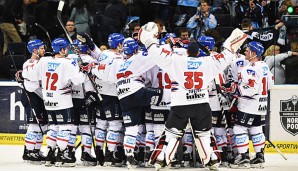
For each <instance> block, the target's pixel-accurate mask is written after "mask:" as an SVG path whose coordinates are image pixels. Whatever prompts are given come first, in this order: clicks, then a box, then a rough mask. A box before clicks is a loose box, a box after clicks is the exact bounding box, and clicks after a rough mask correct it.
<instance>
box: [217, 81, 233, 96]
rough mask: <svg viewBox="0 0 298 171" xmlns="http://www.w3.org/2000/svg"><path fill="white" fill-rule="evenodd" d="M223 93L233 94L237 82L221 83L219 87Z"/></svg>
mask: <svg viewBox="0 0 298 171" xmlns="http://www.w3.org/2000/svg"><path fill="white" fill-rule="evenodd" d="M220 88H221V90H222V92H223V93H232V94H234V93H235V92H236V90H237V83H233V82H232V83H227V84H223V85H222V86H221V87H220Z"/></svg>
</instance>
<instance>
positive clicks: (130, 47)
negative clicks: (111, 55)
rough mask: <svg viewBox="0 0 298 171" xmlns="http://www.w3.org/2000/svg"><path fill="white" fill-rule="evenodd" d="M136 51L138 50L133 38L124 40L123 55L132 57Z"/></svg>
mask: <svg viewBox="0 0 298 171" xmlns="http://www.w3.org/2000/svg"><path fill="white" fill-rule="evenodd" d="M138 49H139V45H138V42H136V41H135V40H134V39H133V38H126V39H124V41H123V48H122V50H123V53H124V54H125V55H132V54H134V53H135V51H136V50H138Z"/></svg>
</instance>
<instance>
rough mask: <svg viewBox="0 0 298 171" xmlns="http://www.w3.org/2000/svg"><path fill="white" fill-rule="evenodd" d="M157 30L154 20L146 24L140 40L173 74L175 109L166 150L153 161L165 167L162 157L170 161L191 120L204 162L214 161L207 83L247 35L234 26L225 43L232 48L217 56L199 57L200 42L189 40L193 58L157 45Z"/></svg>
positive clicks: (167, 131) (160, 147)
mask: <svg viewBox="0 0 298 171" xmlns="http://www.w3.org/2000/svg"><path fill="white" fill-rule="evenodd" d="M157 33H158V30H157V26H156V25H155V24H154V23H152V22H149V23H148V24H146V25H144V26H143V27H142V28H141V29H140V32H139V38H140V41H141V42H142V43H143V44H145V46H146V47H147V49H148V54H149V56H150V57H151V58H152V59H153V60H154V62H155V63H156V64H157V65H158V66H159V67H161V68H162V69H163V70H164V71H166V72H167V73H168V74H169V76H170V78H171V80H172V93H171V111H172V112H170V116H169V117H168V120H167V122H166V129H165V133H164V136H163V138H161V139H160V140H159V143H160V144H158V149H157V150H162V152H160V153H159V155H156V156H155V158H154V156H153V162H154V160H157V163H156V165H155V166H156V169H159V168H160V167H161V165H162V164H161V163H160V162H159V161H162V162H163V160H164V159H166V163H167V164H169V162H170V161H171V160H172V159H173V154H174V153H175V151H176V149H177V144H178V141H179V139H181V136H182V135H183V129H184V128H185V127H186V125H187V123H188V122H189V121H190V123H191V126H192V129H193V133H194V136H195V142H196V146H197V148H198V151H199V155H200V157H201V160H202V163H203V164H208V163H209V162H210V163H211V164H213V161H210V155H211V151H212V150H211V147H210V129H211V123H212V122H211V116H212V113H211V109H210V106H209V103H208V102H209V98H208V92H207V86H208V85H209V84H210V82H211V81H212V80H213V79H214V77H215V76H216V75H217V74H218V73H219V72H220V70H221V68H222V67H224V66H227V65H228V64H229V62H230V61H231V60H232V53H231V52H234V51H235V50H237V49H238V48H239V47H240V45H241V44H242V43H243V41H244V40H245V39H246V37H247V35H245V34H244V33H243V32H241V31H240V30H239V29H238V30H234V31H233V33H232V35H231V36H230V37H229V38H228V39H227V41H226V42H225V43H224V47H226V48H227V49H228V50H225V51H223V52H222V53H220V54H219V55H218V56H216V57H204V58H196V57H197V56H198V50H199V49H198V47H197V44H194V43H192V44H189V45H188V49H190V48H193V53H195V52H196V54H192V55H193V56H195V57H194V58H191V57H187V56H179V55H176V54H173V53H172V52H170V51H167V50H165V49H163V48H159V47H158V46H156V44H157V39H156V36H157ZM230 51H231V52H230ZM151 159H152V158H151ZM211 166H212V165H211ZM211 169H212V168H211Z"/></svg>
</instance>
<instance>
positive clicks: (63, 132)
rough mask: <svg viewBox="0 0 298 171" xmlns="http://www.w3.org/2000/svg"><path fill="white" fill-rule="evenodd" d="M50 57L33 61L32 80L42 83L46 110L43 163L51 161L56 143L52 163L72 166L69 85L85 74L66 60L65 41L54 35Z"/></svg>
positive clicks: (71, 114)
mask: <svg viewBox="0 0 298 171" xmlns="http://www.w3.org/2000/svg"><path fill="white" fill-rule="evenodd" d="M51 45H52V49H53V53H54V57H52V56H49V57H44V58H41V60H40V61H39V62H38V64H37V69H36V71H37V72H36V77H35V78H34V79H33V80H34V81H41V82H42V85H41V87H42V94H43V99H44V104H45V108H46V110H47V111H48V113H49V116H50V118H49V122H50V124H51V125H50V128H49V131H48V132H47V144H48V149H49V151H48V154H47V159H46V165H47V166H50V165H51V164H53V161H54V160H55V156H54V155H55V149H56V145H57V146H58V153H57V157H56V163H55V165H56V166H62V165H65V166H75V161H76V158H75V156H74V155H71V154H70V151H69V148H68V146H67V145H68V142H69V141H70V140H71V139H70V134H75V132H76V131H77V130H76V127H74V125H73V119H74V118H73V117H74V116H73V103H72V96H71V91H72V89H71V84H72V83H73V84H75V85H78V84H81V83H83V82H85V81H86V75H85V74H83V73H82V72H80V71H79V67H78V65H77V64H76V62H74V61H73V60H70V59H66V58H65V57H67V55H68V48H69V42H68V41H66V40H65V39H62V38H56V39H54V40H53V41H52V43H51Z"/></svg>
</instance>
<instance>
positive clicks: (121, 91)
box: [118, 88, 130, 96]
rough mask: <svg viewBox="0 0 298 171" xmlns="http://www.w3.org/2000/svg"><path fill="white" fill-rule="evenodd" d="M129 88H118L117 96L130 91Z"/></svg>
mask: <svg viewBox="0 0 298 171" xmlns="http://www.w3.org/2000/svg"><path fill="white" fill-rule="evenodd" d="M129 89H130V88H119V90H118V96H119V95H122V94H125V93H127V92H129V91H130V90H129Z"/></svg>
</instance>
